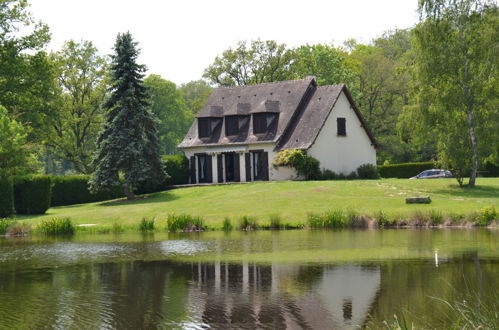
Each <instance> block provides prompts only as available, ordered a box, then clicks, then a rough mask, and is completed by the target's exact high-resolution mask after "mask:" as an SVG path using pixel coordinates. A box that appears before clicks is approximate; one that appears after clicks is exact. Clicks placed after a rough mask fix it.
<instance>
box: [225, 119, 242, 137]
mask: <svg viewBox="0 0 499 330" xmlns="http://www.w3.org/2000/svg"><path fill="white" fill-rule="evenodd" d="M237 134H239V117H238V116H226V117H225V135H227V136H231V135H237Z"/></svg>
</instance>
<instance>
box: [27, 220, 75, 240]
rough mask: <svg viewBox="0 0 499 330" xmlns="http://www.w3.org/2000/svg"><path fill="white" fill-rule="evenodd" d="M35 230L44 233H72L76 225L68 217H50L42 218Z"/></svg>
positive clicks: (51, 234) (53, 234)
mask: <svg viewBox="0 0 499 330" xmlns="http://www.w3.org/2000/svg"><path fill="white" fill-rule="evenodd" d="M36 229H37V231H39V232H40V233H42V234H44V235H50V236H55V235H73V234H74V233H75V231H76V227H75V226H74V225H73V222H72V221H71V219H70V218H52V219H48V220H42V222H40V223H39V224H38V225H37V226H36Z"/></svg>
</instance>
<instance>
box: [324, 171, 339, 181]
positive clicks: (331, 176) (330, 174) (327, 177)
mask: <svg viewBox="0 0 499 330" xmlns="http://www.w3.org/2000/svg"><path fill="white" fill-rule="evenodd" d="M337 176H338V175H337V174H336V173H335V172H333V171H331V170H328V169H323V170H322V173H321V180H335V179H336V178H337Z"/></svg>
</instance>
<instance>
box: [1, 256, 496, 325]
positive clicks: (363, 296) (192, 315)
mask: <svg viewBox="0 0 499 330" xmlns="http://www.w3.org/2000/svg"><path fill="white" fill-rule="evenodd" d="M463 275H464V276H463ZM497 275H498V267H497V264H495V263H493V262H490V261H487V262H485V263H484V262H481V261H479V260H477V261H476V262H475V261H473V255H462V256H461V258H457V259H455V260H452V261H448V262H445V263H442V264H440V265H439V267H438V268H436V267H435V265H434V263H433V260H428V261H426V262H417V263H411V262H390V263H382V264H378V265H335V266H333V265H280V264H271V265H257V264H254V263H245V262H243V263H240V264H230V263H222V262H215V263H190V264H182V263H172V262H167V261H150V262H144V261H135V262H123V263H102V264H85V265H78V266H68V267H57V268H49V269H36V270H27V271H7V272H0V328H11V327H18V328H44V327H51V328H61V329H66V328H85V329H96V328H120V329H139V328H193V327H194V328H218V329H219V328H231V327H232V328H240V329H254V328H263V329H271V328H272V329H284V328H292V329H297V328H302V329H352V328H357V327H363V326H366V325H371V326H373V327H375V328H376V327H377V326H379V325H380V324H381V322H382V321H383V320H386V319H391V317H392V315H393V314H394V313H400V312H401V311H405V312H406V314H407V315H408V317H409V318H411V317H415V318H417V317H422V316H424V318H425V320H423V321H425V322H428V324H433V325H434V324H440V323H441V324H445V321H444V320H443V319H441V318H442V315H444V314H445V313H444V308H445V306H443V305H442V304H440V305H439V304H436V303H435V301H432V300H431V298H429V296H440V297H445V298H453V296H454V295H456V294H457V292H456V290H452V288H463V287H464V286H465V285H470V284H471V285H473V286H475V287H476V289H477V290H481V291H482V292H484V291H485V292H487V290H492V289H494V288H495V285H496V284H497V283H496V281H497V280H496V279H497V278H498V277H497ZM464 278H466V279H467V281H468V282H467V283H464V282H463V279H464ZM439 322H440V323H439ZM442 322H443V323H442Z"/></svg>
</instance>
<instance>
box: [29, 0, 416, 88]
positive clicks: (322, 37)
mask: <svg viewBox="0 0 499 330" xmlns="http://www.w3.org/2000/svg"><path fill="white" fill-rule="evenodd" d="M30 2H31V12H32V14H33V16H34V17H35V19H37V20H42V21H43V22H45V23H47V24H48V25H49V27H50V30H51V33H52V41H51V43H50V45H49V49H50V50H54V51H57V50H59V49H60V48H61V46H62V45H63V43H64V41H66V40H69V39H73V40H76V41H79V40H90V41H92V42H93V43H94V45H95V46H96V47H97V48H98V49H99V51H100V52H101V53H102V54H110V53H112V46H113V44H114V41H115V39H116V35H117V33H118V32H125V31H130V32H131V33H132V35H133V37H134V39H135V40H136V41H138V42H139V46H140V48H141V49H142V54H141V56H140V58H139V62H140V63H141V64H145V65H147V67H148V69H149V71H148V73H155V74H159V75H161V76H162V77H163V78H165V79H168V80H171V81H174V82H175V83H177V84H180V83H185V82H188V81H191V80H197V79H200V78H201V76H202V73H203V70H204V69H205V68H206V67H207V66H208V65H209V64H211V63H212V62H213V60H214V58H215V56H217V55H219V54H220V53H222V52H223V51H224V50H225V49H227V48H229V47H230V46H234V45H235V44H236V42H237V41H238V40H250V39H257V38H260V39H262V40H267V39H272V40H277V41H278V42H279V43H286V44H287V45H288V46H299V45H302V44H306V43H309V44H314V43H333V44H334V45H336V46H338V45H341V44H342V43H343V41H345V40H347V39H350V38H355V39H357V40H358V41H359V42H363V43H367V42H369V41H370V40H371V39H372V38H375V37H377V36H380V35H381V34H382V33H383V32H384V31H387V30H391V29H395V28H407V27H411V26H413V25H414V24H415V23H416V21H417V14H416V7H417V0H342V1H339V0H308V1H307V0H300V1H295V0H245V1H239V0H204V1H203V0H175V1H168V0H31V1H30Z"/></svg>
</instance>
